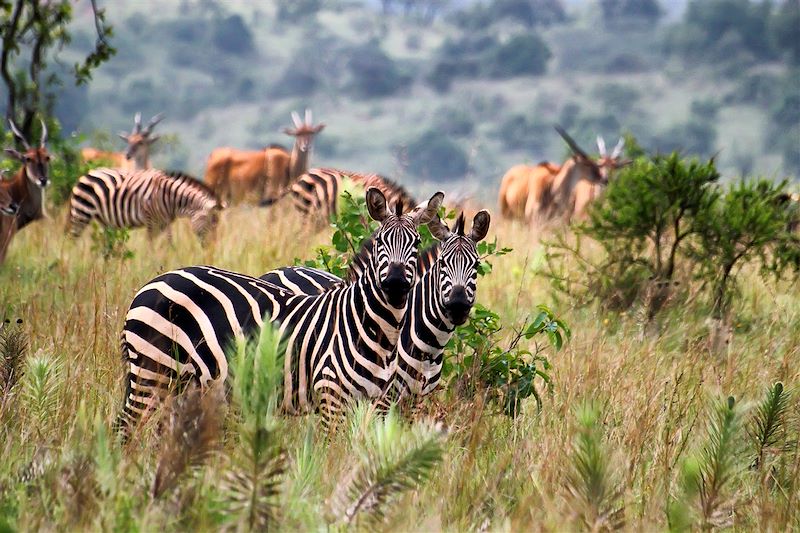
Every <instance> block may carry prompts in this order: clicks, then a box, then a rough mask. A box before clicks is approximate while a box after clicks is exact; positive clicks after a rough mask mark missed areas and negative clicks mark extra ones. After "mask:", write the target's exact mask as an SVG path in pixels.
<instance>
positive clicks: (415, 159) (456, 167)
mask: <svg viewBox="0 0 800 533" xmlns="http://www.w3.org/2000/svg"><path fill="white" fill-rule="evenodd" d="M468 167H469V162H468V161H467V154H466V153H465V152H464V150H463V149H462V148H461V147H460V146H459V145H458V144H457V143H456V142H455V141H453V140H451V139H450V137H449V136H448V135H444V134H442V133H441V132H438V131H434V130H428V131H425V132H423V133H421V134H420V135H419V136H418V137H417V138H416V139H413V140H412V141H411V142H410V143H408V171H409V172H410V173H411V174H413V175H414V176H415V177H417V179H425V180H435V181H437V182H442V181H453V180H459V179H463V177H464V175H465V174H466V173H467V169H468Z"/></svg>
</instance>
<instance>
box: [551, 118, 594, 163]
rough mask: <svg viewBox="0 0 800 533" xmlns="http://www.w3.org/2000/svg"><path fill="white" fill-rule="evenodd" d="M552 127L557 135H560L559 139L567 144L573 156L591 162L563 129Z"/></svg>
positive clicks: (556, 125)
mask: <svg viewBox="0 0 800 533" xmlns="http://www.w3.org/2000/svg"><path fill="white" fill-rule="evenodd" d="M553 127H554V128H555V129H556V131H557V132H558V134H559V135H561V138H562V139H564V140H565V141H566V142H567V144H568V145H569V147H570V150H572V151H573V152H574V153H575V154H577V155H579V156H581V157H582V158H584V159H587V160H591V158H590V157H589V156H588V155H586V152H584V151H583V150H581V147H580V146H578V143H576V142H575V139H573V138H572V137H570V136H569V134H568V133H567V132H566V131H564V128H562V127H561V126H559V125H558V124H555V125H553Z"/></svg>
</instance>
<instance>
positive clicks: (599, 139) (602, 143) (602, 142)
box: [597, 135, 606, 156]
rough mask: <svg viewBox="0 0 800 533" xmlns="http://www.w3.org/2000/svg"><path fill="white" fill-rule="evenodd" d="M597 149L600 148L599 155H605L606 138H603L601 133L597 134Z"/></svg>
mask: <svg viewBox="0 0 800 533" xmlns="http://www.w3.org/2000/svg"><path fill="white" fill-rule="evenodd" d="M597 149H598V150H600V155H601V156H604V155H606V140H605V139H603V136H602V135H598V136H597Z"/></svg>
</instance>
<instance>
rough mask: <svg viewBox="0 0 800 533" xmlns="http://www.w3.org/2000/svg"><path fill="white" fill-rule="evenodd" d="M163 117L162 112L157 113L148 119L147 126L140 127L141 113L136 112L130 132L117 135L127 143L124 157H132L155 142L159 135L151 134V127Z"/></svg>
mask: <svg viewBox="0 0 800 533" xmlns="http://www.w3.org/2000/svg"><path fill="white" fill-rule="evenodd" d="M163 118H164V113H159V114H157V115H155V116H154V117H153V118H151V119H150V122H148V123H147V126H145V127H144V128H142V114H141V113H136V115H135V116H134V117H133V130H131V132H130V133H125V132H124V131H121V132H119V137H120V138H121V139H122V140H123V141H125V142H126V143H128V148H127V149H126V150H125V159H128V160H130V159H133V158H134V157H136V155H137V154H138V153H139V152H140V151H142V150H148V149H149V148H150V145H151V144H153V143H154V142H156V141H157V140H158V139H159V138H160V137H161V136H160V135H153V134H152V133H153V128H154V127H155V126H156V124H158V123H159V122H161V120H162V119H163Z"/></svg>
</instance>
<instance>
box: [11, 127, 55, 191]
mask: <svg viewBox="0 0 800 533" xmlns="http://www.w3.org/2000/svg"><path fill="white" fill-rule="evenodd" d="M41 122H42V137H41V139H40V141H39V147H38V148H37V147H35V146H31V145H30V143H29V142H28V140H27V139H26V138H25V136H24V135H23V134H22V133H21V132H20V131H19V129H18V128H17V125H16V124H14V121H13V120H11V119H9V121H8V125H9V126H11V131H12V132H14V136H15V137H16V138H17V139H18V140H19V141H20V142H21V143H22V146H23V147H25V151H24V152H18V151H17V150H16V149H14V148H6V149H5V152H6V153H7V154H8V155H10V156H11V157H13V158H14V159H16V160H17V161H21V162H22V164H23V165H24V168H25V174H26V175H27V176H28V179H29V180H30V181H31V183H32V184H33V185H34V186H36V187H39V188H40V189H44V188H45V187H47V186H48V185H49V184H50V177H49V175H48V166H49V165H50V153H49V152H48V151H47V147H46V146H45V145H46V143H47V125H46V124H45V123H44V121H43V120H42V121H41Z"/></svg>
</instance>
